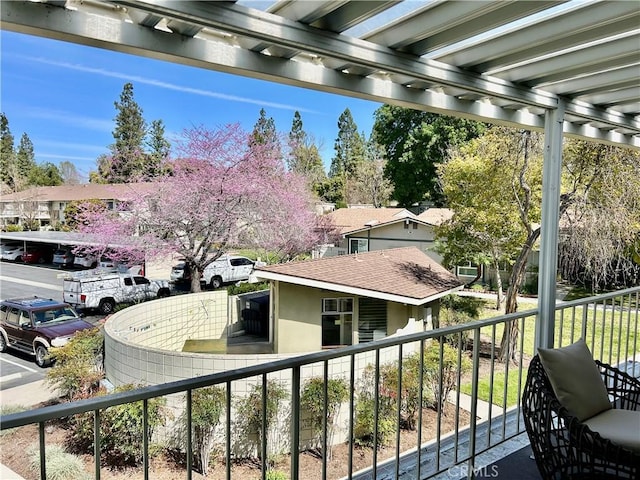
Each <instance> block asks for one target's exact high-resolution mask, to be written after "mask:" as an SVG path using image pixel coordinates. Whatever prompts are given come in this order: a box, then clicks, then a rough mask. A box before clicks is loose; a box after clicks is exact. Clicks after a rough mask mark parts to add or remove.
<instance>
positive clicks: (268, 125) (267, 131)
mask: <svg viewBox="0 0 640 480" xmlns="http://www.w3.org/2000/svg"><path fill="white" fill-rule="evenodd" d="M254 145H264V146H266V148H267V149H268V150H269V151H271V153H272V154H273V155H274V156H275V158H280V159H281V158H282V148H281V145H280V139H279V138H278V132H277V131H276V124H275V122H274V120H273V117H269V118H267V112H266V111H265V109H264V108H261V109H260V117H259V118H258V121H257V122H256V124H255V125H254V126H253V131H252V132H251V137H250V139H249V146H254Z"/></svg>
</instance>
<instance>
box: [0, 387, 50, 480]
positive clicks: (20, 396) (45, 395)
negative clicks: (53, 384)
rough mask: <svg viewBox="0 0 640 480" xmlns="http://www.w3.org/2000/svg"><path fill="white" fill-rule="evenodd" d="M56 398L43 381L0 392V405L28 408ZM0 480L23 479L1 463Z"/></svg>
mask: <svg viewBox="0 0 640 480" xmlns="http://www.w3.org/2000/svg"><path fill="white" fill-rule="evenodd" d="M56 397H57V394H56V393H55V392H54V391H52V390H51V389H50V388H49V387H48V386H47V385H46V383H45V381H44V380H39V381H37V382H32V383H29V384H27V385H21V386H19V387H14V388H9V389H7V390H2V391H0V405H20V406H22V407H27V408H28V407H33V406H34V405H37V404H39V403H42V402H46V401H47V400H50V399H52V398H56ZM0 479H2V480H24V478H23V477H21V476H20V475H18V474H17V473H15V472H14V471H13V470H11V469H10V468H8V467H7V466H5V465H2V464H1V463H0Z"/></svg>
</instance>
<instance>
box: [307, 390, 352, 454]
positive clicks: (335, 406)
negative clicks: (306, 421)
mask: <svg viewBox="0 0 640 480" xmlns="http://www.w3.org/2000/svg"><path fill="white" fill-rule="evenodd" d="M348 399H349V385H348V384H347V381H346V380H345V379H344V378H330V379H329V380H328V381H327V408H326V410H325V408H324V407H325V405H324V380H323V379H322V377H313V378H310V379H308V380H307V381H306V382H305V384H304V387H303V388H302V393H301V394H300V405H301V407H302V409H303V410H306V411H307V412H308V413H309V415H310V420H311V428H312V429H313V434H314V436H315V437H316V440H317V442H318V445H319V444H320V442H321V440H322V424H323V421H324V418H326V419H327V444H328V445H329V451H328V452H327V453H328V455H327V456H328V458H331V453H332V449H331V447H330V446H331V444H332V443H333V442H332V439H333V433H334V430H335V421H336V417H337V415H338V412H339V410H340V405H342V403H344V402H346V401H347V400H348Z"/></svg>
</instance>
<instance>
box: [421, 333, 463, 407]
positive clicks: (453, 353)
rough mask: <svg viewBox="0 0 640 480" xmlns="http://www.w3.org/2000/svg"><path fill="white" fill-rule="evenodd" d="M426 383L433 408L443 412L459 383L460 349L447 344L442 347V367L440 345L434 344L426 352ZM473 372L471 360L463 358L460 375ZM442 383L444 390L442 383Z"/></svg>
mask: <svg viewBox="0 0 640 480" xmlns="http://www.w3.org/2000/svg"><path fill="white" fill-rule="evenodd" d="M423 364H424V382H425V389H426V390H427V391H428V392H430V393H431V399H432V401H433V404H432V406H433V408H434V409H435V410H437V411H441V410H442V411H443V410H444V407H445V405H446V403H447V398H448V396H449V393H450V392H451V391H453V390H454V388H455V387H456V385H457V383H458V349H457V348H453V347H451V346H450V345H447V344H446V343H445V344H443V345H442V365H440V345H439V344H437V343H433V344H432V345H430V346H429V347H428V348H426V349H425V351H424V361H423ZM469 371H471V360H469V358H468V357H466V356H464V355H463V356H462V358H461V362H460V371H459V374H460V375H464V374H466V373H468V372H469ZM441 382H442V390H440V383H441Z"/></svg>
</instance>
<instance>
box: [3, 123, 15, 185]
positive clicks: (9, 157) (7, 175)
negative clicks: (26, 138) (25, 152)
mask: <svg viewBox="0 0 640 480" xmlns="http://www.w3.org/2000/svg"><path fill="white" fill-rule="evenodd" d="M13 142H14V139H13V135H12V134H11V129H10V128H9V119H8V118H7V116H6V115H5V114H4V112H3V113H0V181H1V182H2V183H3V184H5V185H7V186H8V187H10V188H11V189H13V176H12V175H11V171H12V170H13V166H14V164H15V151H14V145H13Z"/></svg>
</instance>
